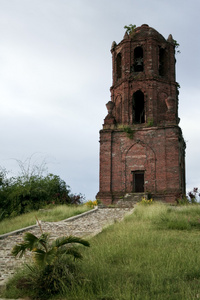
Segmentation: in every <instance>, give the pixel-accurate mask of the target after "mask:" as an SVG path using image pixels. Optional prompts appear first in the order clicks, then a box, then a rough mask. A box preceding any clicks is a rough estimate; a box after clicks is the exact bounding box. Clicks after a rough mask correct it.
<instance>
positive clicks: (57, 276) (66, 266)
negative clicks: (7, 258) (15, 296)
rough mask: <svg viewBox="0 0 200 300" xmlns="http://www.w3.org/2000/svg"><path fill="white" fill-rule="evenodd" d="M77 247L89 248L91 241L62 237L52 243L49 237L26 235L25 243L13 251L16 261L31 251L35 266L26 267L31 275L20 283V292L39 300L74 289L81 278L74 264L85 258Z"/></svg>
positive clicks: (46, 234) (18, 284) (47, 234)
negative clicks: (31, 293) (66, 288)
mask: <svg viewBox="0 0 200 300" xmlns="http://www.w3.org/2000/svg"><path fill="white" fill-rule="evenodd" d="M75 244H80V245H83V246H86V247H89V246H90V244H89V242H88V241H86V240H84V239H82V238H79V237H75V236H62V237H58V238H57V239H55V240H53V241H52V240H51V239H50V234H49V233H46V232H45V233H42V234H41V235H40V236H39V237H37V236H35V235H34V234H32V233H30V232H26V233H25V234H24V236H23V242H21V243H20V244H16V245H15V246H14V247H13V249H12V255H13V256H15V257H17V256H19V257H22V256H23V255H24V254H25V253H26V252H27V251H30V252H31V253H32V259H33V261H32V265H30V264H27V265H26V266H27V267H28V270H29V275H28V276H27V275H26V278H21V279H20V280H19V281H18V282H17V286H18V288H19V289H20V288H21V289H23V290H24V291H25V290H27V294H26V295H29V294H28V293H29V291H30V290H31V291H32V292H33V293H34V296H33V297H35V298H38V297H39V298H40V299H41V297H42V298H43V299H44V298H48V297H49V295H54V294H57V293H62V291H63V292H64V290H65V287H66V286H70V285H72V284H73V282H75V281H76V279H77V278H78V272H77V269H76V266H75V264H74V261H75V260H76V259H82V254H81V252H80V248H77V247H75V246H74V245H75ZM70 258H72V259H70ZM77 280H78V279H77Z"/></svg>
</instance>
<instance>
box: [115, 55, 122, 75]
mask: <svg viewBox="0 0 200 300" xmlns="http://www.w3.org/2000/svg"><path fill="white" fill-rule="evenodd" d="M116 64H117V79H120V78H121V77H122V55H121V53H118V54H117V59H116Z"/></svg>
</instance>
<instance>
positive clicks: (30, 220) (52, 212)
mask: <svg viewBox="0 0 200 300" xmlns="http://www.w3.org/2000/svg"><path fill="white" fill-rule="evenodd" d="M89 209H90V208H89V207H88V206H87V205H78V206H77V205H57V206H55V207H53V208H47V209H41V210H38V211H32V212H30V213H26V214H23V215H20V216H17V217H14V218H8V219H4V220H2V221H1V222H0V234H3V233H7V232H11V231H14V230H17V229H20V228H24V227H27V226H30V225H34V224H36V218H35V217H37V218H38V219H39V220H41V221H47V222H56V221H61V220H64V219H67V218H69V217H72V216H75V215H78V214H81V213H83V212H85V211H87V210H89Z"/></svg>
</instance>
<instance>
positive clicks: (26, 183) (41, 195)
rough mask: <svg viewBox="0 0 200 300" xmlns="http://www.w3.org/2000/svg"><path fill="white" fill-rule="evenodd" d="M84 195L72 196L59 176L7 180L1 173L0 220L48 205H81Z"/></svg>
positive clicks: (50, 175)
mask: <svg viewBox="0 0 200 300" xmlns="http://www.w3.org/2000/svg"><path fill="white" fill-rule="evenodd" d="M82 198H83V197H82V195H81V194H79V195H71V194H70V187H69V186H68V185H66V183H65V181H64V180H62V179H61V178H60V177H59V176H57V175H53V174H48V175H46V176H42V175H31V176H30V177H27V176H18V177H12V178H7V177H6V174H5V173H3V172H1V173H0V207H1V210H0V218H1V219H3V218H5V217H14V216H17V215H21V214H23V213H26V212H30V211H32V210H38V209H39V208H41V207H43V206H45V205H47V204H51V203H52V204H71V203H76V204H77V203H81V200H82Z"/></svg>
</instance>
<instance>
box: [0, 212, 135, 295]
mask: <svg viewBox="0 0 200 300" xmlns="http://www.w3.org/2000/svg"><path fill="white" fill-rule="evenodd" d="M132 211H133V208H102V209H98V208H97V209H94V210H92V211H89V212H86V213H83V214H81V215H79V216H76V217H72V218H69V219H66V220H63V221H59V222H41V226H42V230H43V232H49V233H51V237H52V238H57V237H59V236H63V235H67V236H68V235H74V236H78V237H84V238H87V237H91V236H94V235H96V234H97V233H99V232H101V231H102V229H103V227H105V226H107V225H110V224H112V223H114V222H115V221H121V220H122V219H123V218H124V216H125V215H126V214H130V213H132ZM25 231H29V232H31V233H33V234H35V235H36V236H39V235H40V234H41V232H40V227H39V226H37V225H36V226H30V227H29V228H27V229H23V230H18V231H16V232H13V233H9V234H6V235H2V236H0V286H4V285H5V282H6V280H7V278H8V277H9V276H10V275H12V274H14V272H15V268H16V267H17V266H19V265H20V264H21V263H22V260H21V259H17V258H14V257H13V256H12V255H11V250H12V248H13V246H14V245H15V244H16V243H20V242H21V241H22V236H23V234H24V232H25ZM0 300H1V299H0Z"/></svg>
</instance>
